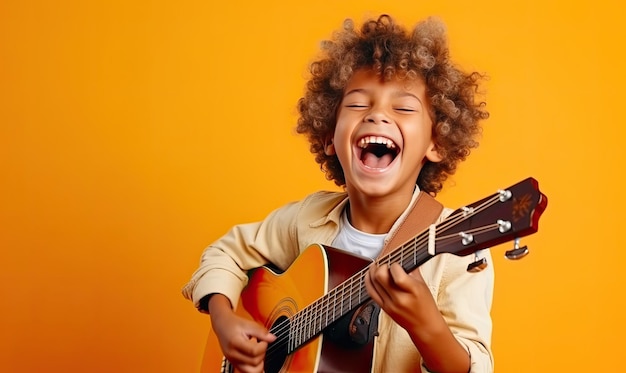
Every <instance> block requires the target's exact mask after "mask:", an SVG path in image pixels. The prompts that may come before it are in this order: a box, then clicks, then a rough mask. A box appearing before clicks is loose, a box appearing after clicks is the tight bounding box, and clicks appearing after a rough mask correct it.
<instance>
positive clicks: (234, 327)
mask: <svg viewBox="0 0 626 373" xmlns="http://www.w3.org/2000/svg"><path fill="white" fill-rule="evenodd" d="M209 312H210V315H211V325H212V326H213V330H214V331H215V334H216V335H217V339H218V340H219V343H220V347H221V348H222V353H223V354H224V357H225V358H226V359H227V360H228V361H229V362H230V363H231V364H232V365H233V366H234V367H235V369H236V370H238V371H240V372H242V373H262V372H263V361H264V359H265V351H267V346H268V344H269V343H271V342H274V340H276V336H274V335H273V334H271V333H269V332H268V331H267V329H265V328H264V327H263V326H262V325H260V324H258V323H256V322H254V321H251V320H248V319H245V318H243V317H241V316H239V315H237V314H236V313H235V312H234V311H233V309H232V307H231V305H230V301H229V300H228V298H226V297H225V296H224V295H222V294H214V295H212V296H211V299H210V300H209Z"/></svg>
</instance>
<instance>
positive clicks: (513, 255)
mask: <svg viewBox="0 0 626 373" xmlns="http://www.w3.org/2000/svg"><path fill="white" fill-rule="evenodd" d="M519 240H520V239H519V238H516V239H515V241H514V243H513V249H512V250H509V251H507V252H505V253H504V256H505V257H506V258H507V259H511V260H518V259H522V258H523V257H525V256H526V255H528V253H529V251H528V247H526V246H522V247H520V246H519Z"/></svg>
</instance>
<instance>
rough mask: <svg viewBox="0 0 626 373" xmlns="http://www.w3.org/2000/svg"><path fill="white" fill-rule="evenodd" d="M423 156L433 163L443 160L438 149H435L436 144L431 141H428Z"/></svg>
mask: <svg viewBox="0 0 626 373" xmlns="http://www.w3.org/2000/svg"><path fill="white" fill-rule="evenodd" d="M424 157H425V158H426V159H428V160H429V161H431V162H433V163H437V162H441V161H442V160H443V157H442V156H441V154H439V151H437V145H436V144H435V143H434V142H432V141H431V142H430V145H429V146H428V149H427V150H426V154H425V156H424Z"/></svg>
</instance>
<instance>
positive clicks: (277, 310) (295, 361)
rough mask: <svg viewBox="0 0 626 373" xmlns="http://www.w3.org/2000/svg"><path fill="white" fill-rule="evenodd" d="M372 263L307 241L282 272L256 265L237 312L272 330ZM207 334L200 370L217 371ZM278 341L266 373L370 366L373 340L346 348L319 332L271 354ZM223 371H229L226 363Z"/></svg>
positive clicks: (212, 340) (214, 350) (216, 356)
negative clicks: (300, 252) (302, 250)
mask: <svg viewBox="0 0 626 373" xmlns="http://www.w3.org/2000/svg"><path fill="white" fill-rule="evenodd" d="M370 263H371V261H370V260H369V259H366V258H361V257H357V256H354V255H351V254H349V253H346V252H343V251H340V250H337V249H334V248H331V247H326V246H323V245H311V246H309V247H308V248H307V249H306V250H305V251H304V252H303V253H302V254H301V255H300V256H299V257H298V258H297V259H296V261H295V262H294V263H293V264H292V265H291V266H290V267H289V268H288V269H287V271H285V272H283V273H277V272H274V271H272V270H271V269H269V268H266V267H262V268H258V269H256V270H255V271H254V272H253V274H252V276H251V277H250V281H249V283H248V286H246V288H245V289H244V291H243V292H242V294H241V302H240V306H239V307H238V308H237V313H238V314H239V315H241V316H243V317H246V318H249V319H252V320H255V321H257V322H258V323H260V324H262V325H264V326H265V327H266V328H268V329H271V328H272V326H274V325H276V324H277V322H280V321H283V320H285V319H286V318H290V317H292V316H294V315H295V314H296V313H297V312H298V311H300V310H301V309H303V308H305V307H306V306H307V305H309V304H311V303H313V302H314V301H315V300H317V299H318V298H320V297H322V296H323V295H324V294H326V292H327V291H328V290H329V289H332V288H334V287H336V286H337V285H339V284H340V283H341V282H343V281H344V280H346V279H347V278H349V277H350V276H351V275H353V274H354V273H356V272H357V271H359V270H361V269H363V268H365V267H366V266H367V265H368V264H370ZM211 334H212V335H211V336H210V337H209V340H208V341H207V347H206V351H205V356H204V361H203V365H202V367H203V368H202V372H207V373H208V372H216V371H217V370H218V369H219V367H220V364H221V363H220V361H221V355H219V350H220V349H219V344H218V343H217V340H216V338H215V336H214V335H213V333H211ZM283 342H284V341H283ZM280 344H281V342H280V340H277V341H276V342H274V343H273V344H272V345H270V347H269V348H268V354H267V356H266V361H265V371H266V373H278V372H369V371H370V370H371V362H372V356H373V344H374V343H373V341H370V342H368V343H367V344H365V345H363V346H359V347H358V348H357V347H354V346H351V347H346V346H342V345H340V344H338V343H336V342H335V341H333V340H332V339H331V338H325V337H324V335H319V336H317V337H315V338H313V339H311V340H310V341H309V342H307V343H305V344H304V345H302V346H301V347H300V348H298V349H296V350H295V351H293V352H292V353H290V354H287V352H286V350H285V349H282V348H278V349H274V350H273V351H271V352H270V349H271V348H272V346H273V345H280ZM274 347H276V346H274ZM270 355H271V356H270ZM216 359H217V360H216ZM209 360H211V361H209ZM223 370H224V371H226V372H232V371H233V369H232V367H230V364H229V363H228V362H227V361H225V362H224V367H223Z"/></svg>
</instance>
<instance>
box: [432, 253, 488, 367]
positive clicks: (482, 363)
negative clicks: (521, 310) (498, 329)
mask: <svg viewBox="0 0 626 373" xmlns="http://www.w3.org/2000/svg"><path fill="white" fill-rule="evenodd" d="M442 255H445V256H446V260H445V261H446V264H445V266H444V270H443V274H442V278H441V284H440V286H439V292H438V295H437V303H438V306H439V310H440V311H441V314H442V315H443V317H444V319H445V320H446V322H447V323H448V326H449V327H450V330H451V331H452V333H453V334H454V335H455V337H456V338H457V340H458V341H459V342H460V343H461V344H462V345H463V346H465V347H466V348H467V350H468V353H469V355H470V360H471V369H470V372H471V373H474V372H480V373H484V372H492V371H493V356H492V352H491V331H492V322H491V314H490V313H491V304H492V298H493V285H494V270H493V261H492V260H491V254H490V251H489V250H488V249H487V250H482V251H480V252H478V253H477V255H478V256H479V257H481V258H486V259H487V262H488V266H487V268H485V269H484V270H483V271H481V272H478V273H471V272H468V271H467V266H468V265H469V264H470V263H472V262H473V261H474V260H475V257H474V255H468V256H465V257H458V256H455V255H452V254H442Z"/></svg>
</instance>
